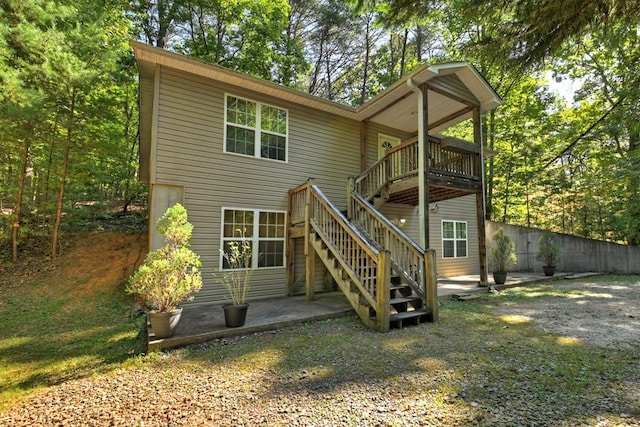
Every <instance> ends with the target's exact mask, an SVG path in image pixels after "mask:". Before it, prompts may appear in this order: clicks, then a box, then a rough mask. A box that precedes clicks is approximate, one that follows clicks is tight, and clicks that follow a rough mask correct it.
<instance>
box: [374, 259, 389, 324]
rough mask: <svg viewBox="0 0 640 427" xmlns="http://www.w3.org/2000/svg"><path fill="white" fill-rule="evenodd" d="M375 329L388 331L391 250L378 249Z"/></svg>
mask: <svg viewBox="0 0 640 427" xmlns="http://www.w3.org/2000/svg"><path fill="white" fill-rule="evenodd" d="M376 283H377V286H376V304H377V306H378V307H376V323H377V325H376V329H377V330H378V331H380V332H388V331H389V327H390V325H389V318H390V310H391V307H390V305H391V294H390V292H391V290H390V289H389V284H390V283H391V252H389V251H388V250H383V251H380V255H379V257H378V277H377V278H376Z"/></svg>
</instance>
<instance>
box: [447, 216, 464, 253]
mask: <svg viewBox="0 0 640 427" xmlns="http://www.w3.org/2000/svg"><path fill="white" fill-rule="evenodd" d="M442 257H443V258H466V257H467V223H466V222H463V221H442Z"/></svg>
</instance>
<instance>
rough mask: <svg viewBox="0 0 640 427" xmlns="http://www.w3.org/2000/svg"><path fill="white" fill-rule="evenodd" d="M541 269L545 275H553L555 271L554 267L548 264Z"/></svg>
mask: <svg viewBox="0 0 640 427" xmlns="http://www.w3.org/2000/svg"><path fill="white" fill-rule="evenodd" d="M542 271H544V275H545V276H553V275H554V274H555V272H556V267H555V266H553V267H552V266H549V265H545V266H543V267H542Z"/></svg>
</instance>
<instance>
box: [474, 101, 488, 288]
mask: <svg viewBox="0 0 640 427" xmlns="http://www.w3.org/2000/svg"><path fill="white" fill-rule="evenodd" d="M473 142H475V143H476V144H478V145H479V146H480V153H479V154H478V157H477V159H478V160H477V169H476V170H478V173H480V182H481V183H482V186H481V190H480V192H478V193H476V218H477V223H478V254H479V258H480V259H479V261H480V286H488V285H489V279H488V271H487V237H486V234H487V231H486V226H485V217H486V213H485V212H486V206H485V199H484V193H485V187H484V184H485V183H484V141H483V138H482V120H481V116H480V107H475V108H474V109H473Z"/></svg>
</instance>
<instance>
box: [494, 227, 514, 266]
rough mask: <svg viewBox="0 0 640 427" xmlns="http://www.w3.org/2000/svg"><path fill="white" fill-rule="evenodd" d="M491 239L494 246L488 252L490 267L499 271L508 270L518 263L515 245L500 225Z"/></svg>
mask: <svg viewBox="0 0 640 427" xmlns="http://www.w3.org/2000/svg"><path fill="white" fill-rule="evenodd" d="M492 240H493V242H494V244H495V246H494V247H492V248H491V251H490V253H489V266H490V268H491V269H492V270H493V271H494V272H500V273H503V272H507V271H509V268H511V267H513V266H514V265H516V264H517V263H518V257H517V256H516V254H515V248H516V245H515V244H514V243H513V241H512V240H511V238H510V237H509V236H508V235H507V233H505V232H504V230H503V229H502V227H500V228H499V229H498V231H496V232H495V234H494V235H493V238H492Z"/></svg>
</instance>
